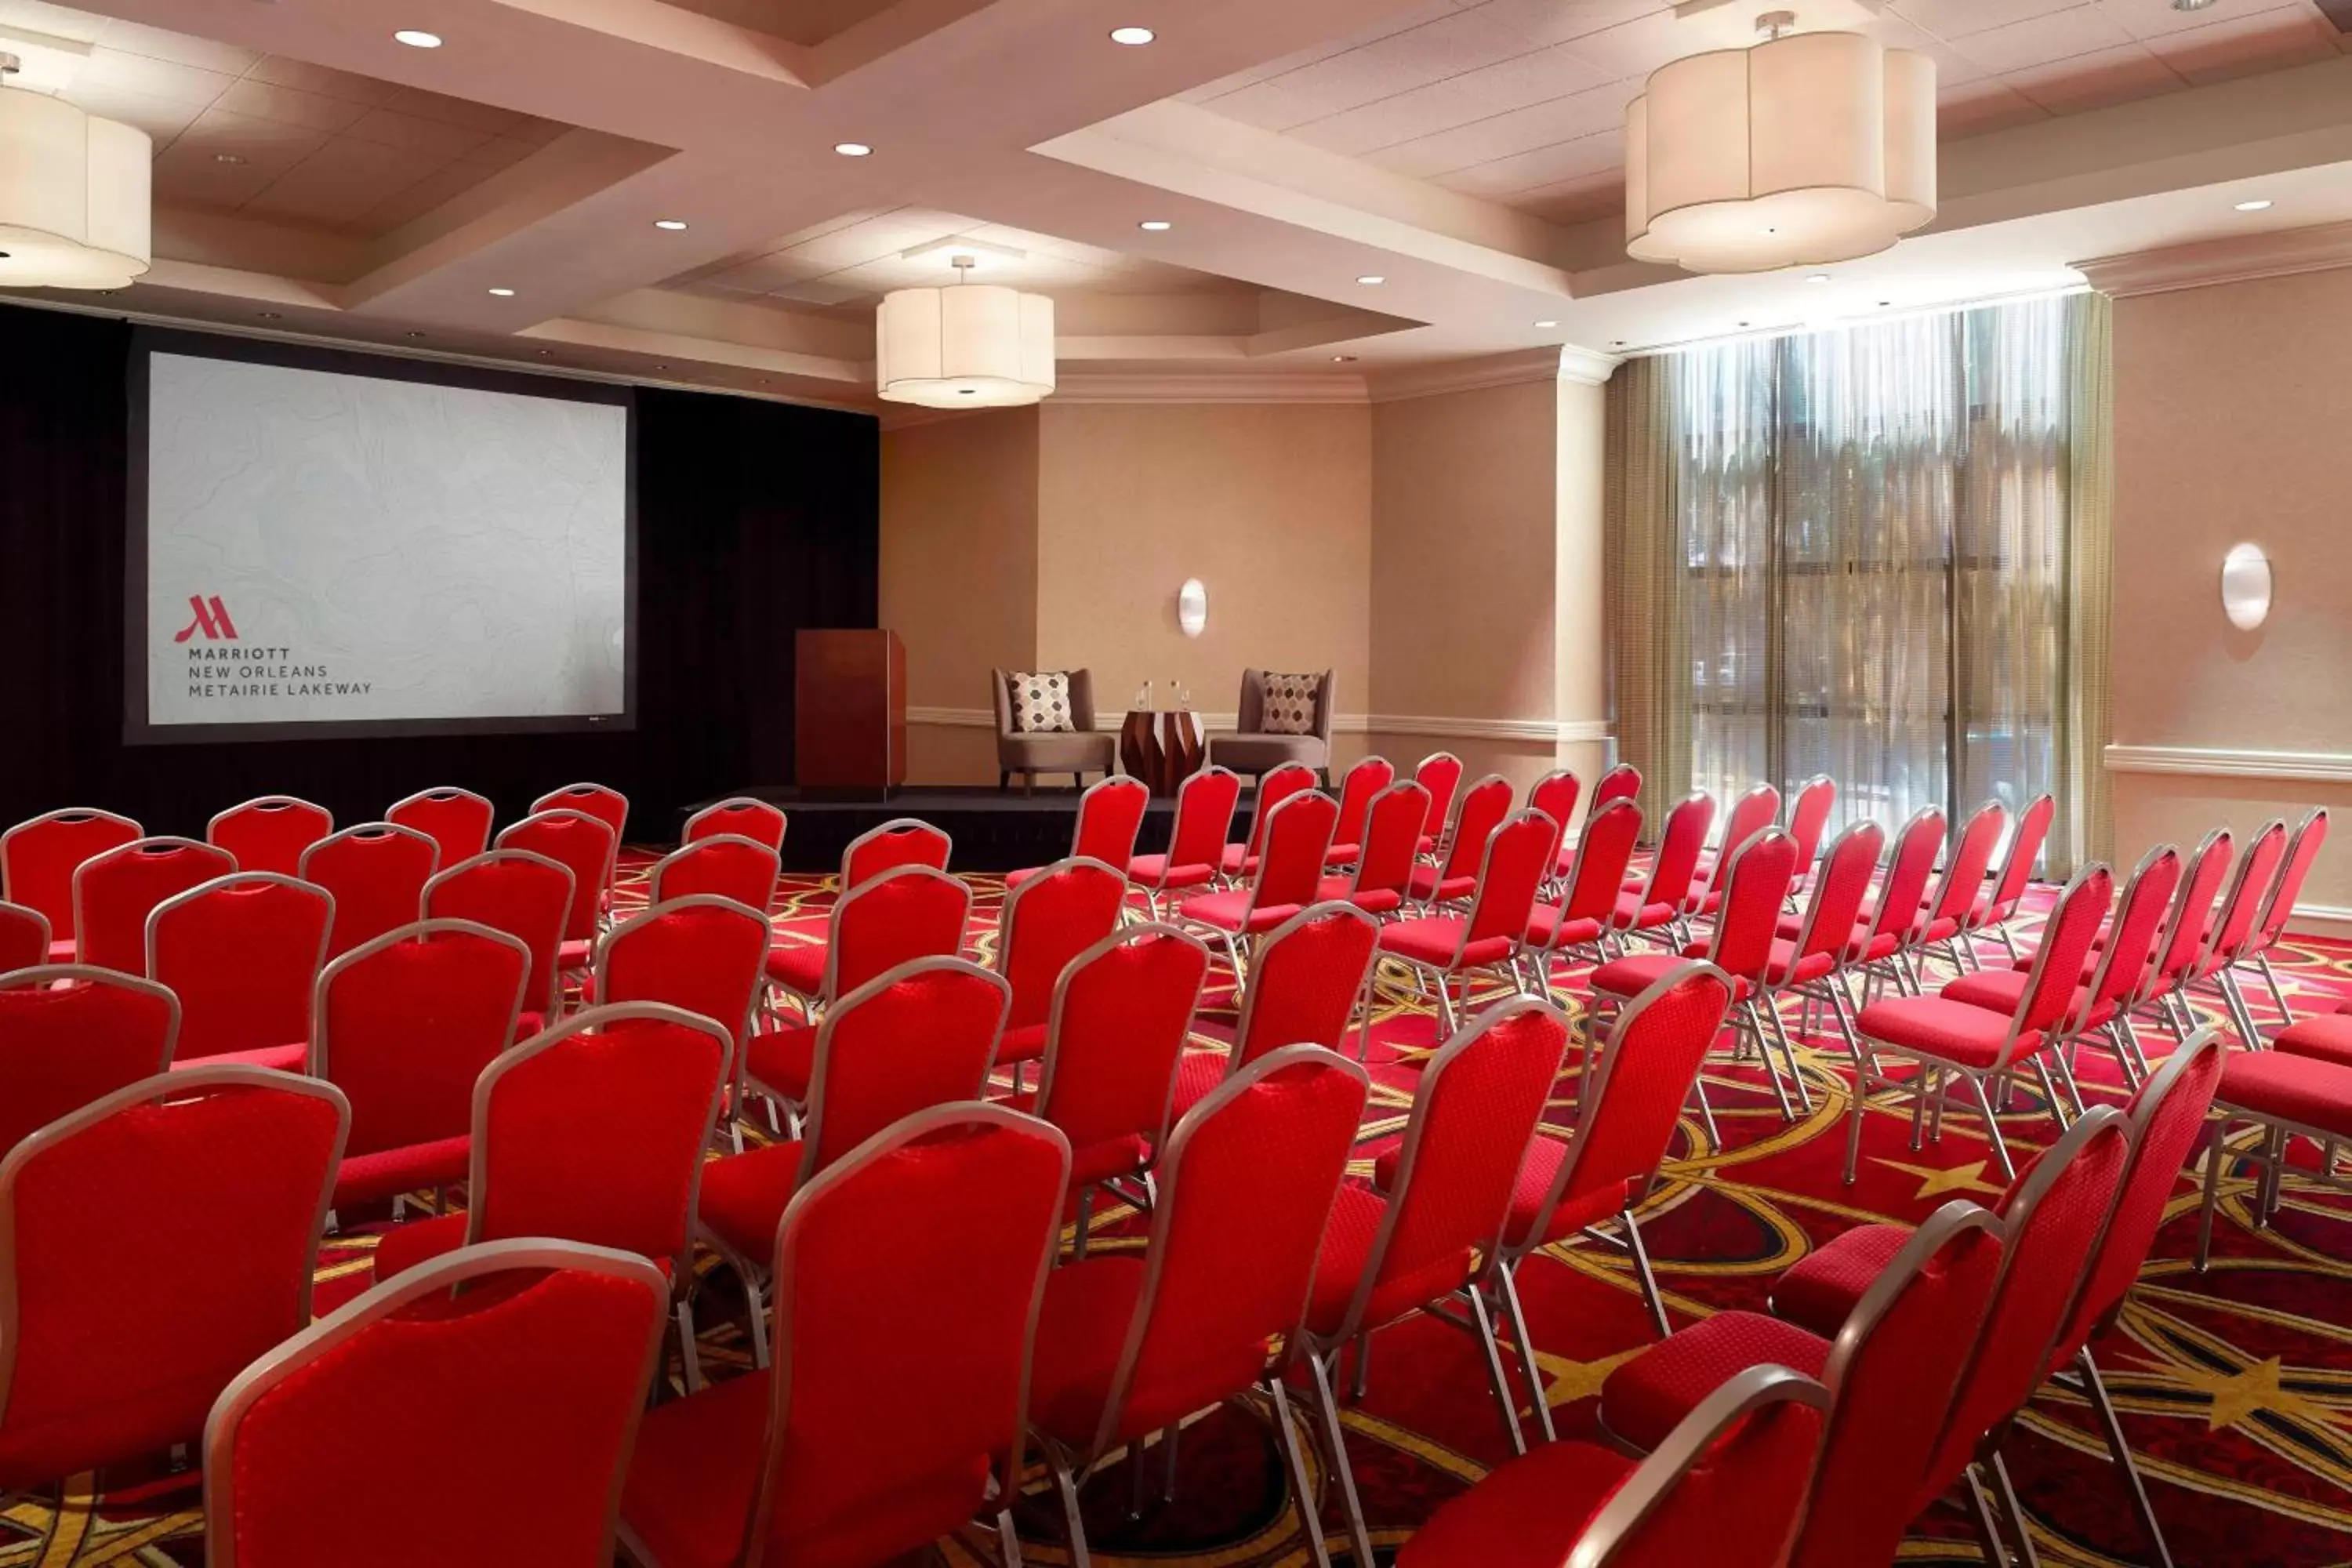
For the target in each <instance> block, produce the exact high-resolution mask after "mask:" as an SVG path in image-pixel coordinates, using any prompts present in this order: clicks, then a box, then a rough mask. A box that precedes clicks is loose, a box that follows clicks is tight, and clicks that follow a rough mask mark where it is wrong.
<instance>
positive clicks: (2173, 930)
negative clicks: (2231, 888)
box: [2158, 827, 2234, 985]
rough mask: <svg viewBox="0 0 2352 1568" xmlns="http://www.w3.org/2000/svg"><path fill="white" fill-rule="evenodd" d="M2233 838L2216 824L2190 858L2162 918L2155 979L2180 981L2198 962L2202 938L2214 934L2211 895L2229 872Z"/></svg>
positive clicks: (2219, 888) (2216, 890) (2202, 946)
mask: <svg viewBox="0 0 2352 1568" xmlns="http://www.w3.org/2000/svg"><path fill="white" fill-rule="evenodd" d="M2233 842H2234V841H2233V840H2232V839H2231V837H2230V830H2229V829H2228V828H2226V827H2217V828H2215V829H2213V831H2212V832H2210V833H2208V834H2207V835H2206V836H2205V837H2204V840H2203V841H2202V842H2201V843H2200V844H2199V845H2198V846H2197V853H2196V854H2195V855H2193V856H2191V857H2190V858H2189V874H2188V876H2186V877H2184V878H2182V879H2181V882H2180V896H2179V899H2177V900H2175V901H2174V903H2173V906H2172V912H2171V913H2170V914H2168V915H2167V916H2166V917H2165V928H2164V931H2165V934H2164V952H2163V957H2162V959H2161V960H2160V961H2159V963H2158V984H2159V985H2161V984H2167V983H2169V982H2172V981H2177V980H2179V978H2180V977H2181V976H2182V975H2184V974H2187V973H2189V971H2190V970H2192V969H2194V968H2195V967H2196V965H2197V960H2198V958H2199V957H2200V955H2201V954H2202V953H2203V952H2204V951H2205V939H2206V938H2207V937H2210V936H2211V935H2212V934H2213V930H2212V925H2211V921H2212V919H2213V900H2214V896H2215V895H2216V894H2218V893H2220V892H2221V879H2223V878H2224V877H2226V876H2228V875H2229V872H2230V856H2231V846H2232V844H2233Z"/></svg>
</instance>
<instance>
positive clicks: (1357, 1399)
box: [1348, 1333, 1372, 1405]
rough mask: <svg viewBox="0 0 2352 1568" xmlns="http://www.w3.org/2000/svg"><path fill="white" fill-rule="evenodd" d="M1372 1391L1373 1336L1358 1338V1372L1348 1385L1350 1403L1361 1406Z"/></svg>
mask: <svg viewBox="0 0 2352 1568" xmlns="http://www.w3.org/2000/svg"><path fill="white" fill-rule="evenodd" d="M1371 1391H1372V1336H1371V1335H1370V1334H1369V1333H1362V1334H1358V1335H1357V1336H1356V1372H1355V1375H1354V1377H1352V1378H1351V1379H1349V1384H1348V1403H1349V1404H1350V1405H1361V1404H1362V1403H1363V1402H1364V1395H1365V1394H1370V1392H1371Z"/></svg>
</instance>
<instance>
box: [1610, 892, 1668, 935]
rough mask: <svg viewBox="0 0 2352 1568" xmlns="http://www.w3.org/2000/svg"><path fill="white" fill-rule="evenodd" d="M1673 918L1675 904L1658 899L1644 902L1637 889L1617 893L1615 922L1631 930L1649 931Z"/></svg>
mask: <svg viewBox="0 0 2352 1568" xmlns="http://www.w3.org/2000/svg"><path fill="white" fill-rule="evenodd" d="M1674 918H1675V906H1674V905H1672V904H1670V903H1667V902H1666V901H1665V900H1659V901H1658V902H1656V903H1654V904H1645V903H1643V901H1642V895H1641V894H1640V893H1639V892H1638V891H1633V892H1624V893H1620V894H1618V895H1617V923H1618V924H1619V925H1620V926H1622V927H1625V928H1627V929H1628V930H1632V931H1649V930H1651V929H1652V928H1654V927H1656V926H1662V925H1664V924H1665V923H1666V922H1667V921H1671V920H1673V919H1674Z"/></svg>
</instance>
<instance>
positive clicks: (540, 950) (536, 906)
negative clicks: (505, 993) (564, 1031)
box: [417, 849, 572, 1035]
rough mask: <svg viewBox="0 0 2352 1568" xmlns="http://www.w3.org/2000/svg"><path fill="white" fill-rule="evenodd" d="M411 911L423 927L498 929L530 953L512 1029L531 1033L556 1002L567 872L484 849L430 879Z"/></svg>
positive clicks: (522, 853)
mask: <svg viewBox="0 0 2352 1568" xmlns="http://www.w3.org/2000/svg"><path fill="white" fill-rule="evenodd" d="M417 912H418V913H419V914H420V915H421V916H422V917H423V918H424V919H425V920H428V921H444V920H447V921H473V922H474V923H475V924H477V925H486V926H488V927H489V928H490V929H491V930H492V931H504V932H506V933H507V934H508V935H509V936H511V937H514V938H516V939H518V940H519V941H520V942H521V943H522V944H523V946H524V947H525V948H527V949H528V950H529V951H530V984H528V985H527V986H526V987H525V989H524V993H523V1009H524V1011H523V1016H522V1017H521V1018H520V1019H519V1020H518V1021H517V1022H516V1025H515V1027H516V1029H517V1030H518V1031H519V1032H520V1033H521V1034H525V1035H535V1034H537V1033H539V1031H540V1028H541V1026H543V1025H544V1024H545V1023H546V1022H547V1021H548V1020H550V1019H551V1018H553V1017H554V1016H555V1014H556V1008H557V1006H558V1005H559V1004H560V1003H561V1001H562V984H563V976H562V961H561V954H562V947H563V930H564V921H565V920H566V919H567V918H568V917H569V916H570V914H571V912H572V871H571V868H569V867H567V866H565V865H564V864H563V863H562V861H560V860H551V859H549V858H547V857H546V856H544V855H540V854H535V853H533V852H532V851H530V850H528V849H492V850H489V851H487V852H486V853H484V854H480V855H477V856H475V857H474V858H472V859H470V860H461V861H459V862H458V863H457V865H455V866H451V867H449V868H446V869H445V870H442V871H440V872H438V873H436V875H435V876H434V878H433V879H432V880H431V881H429V882H427V883H425V890H424V892H423V893H422V894H421V895H420V896H419V898H418V900H417Z"/></svg>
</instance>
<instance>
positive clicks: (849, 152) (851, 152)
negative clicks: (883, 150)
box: [833, 142, 874, 158]
mask: <svg viewBox="0 0 2352 1568" xmlns="http://www.w3.org/2000/svg"><path fill="white" fill-rule="evenodd" d="M833 150H834V151H835V152H836V153H840V154H841V155H842V156H843V157H845V158H866V157H871V156H872V155H873V153H874V149H873V148H871V147H868V146H867V145H866V143H865V142H835V143H834V144H833Z"/></svg>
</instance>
